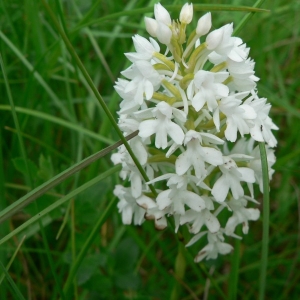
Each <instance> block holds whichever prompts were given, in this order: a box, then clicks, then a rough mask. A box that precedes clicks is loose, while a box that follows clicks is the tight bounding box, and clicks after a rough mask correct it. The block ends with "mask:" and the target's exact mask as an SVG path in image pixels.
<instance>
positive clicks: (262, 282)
mask: <svg viewBox="0 0 300 300" xmlns="http://www.w3.org/2000/svg"><path fill="white" fill-rule="evenodd" d="M259 151H260V157H261V165H262V172H263V192H264V199H263V236H262V250H261V263H260V279H259V299H260V300H263V299H264V298H265V289H266V275H267V266H268V246H269V216H270V197H269V172H268V161H267V153H266V148H265V143H263V142H261V143H259Z"/></svg>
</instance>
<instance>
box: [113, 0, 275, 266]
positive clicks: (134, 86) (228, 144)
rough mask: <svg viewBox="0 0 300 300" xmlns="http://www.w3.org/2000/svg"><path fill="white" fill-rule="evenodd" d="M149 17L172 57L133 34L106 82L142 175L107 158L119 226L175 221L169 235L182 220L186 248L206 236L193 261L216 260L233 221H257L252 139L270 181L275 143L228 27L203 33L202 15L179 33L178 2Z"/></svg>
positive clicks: (116, 157) (207, 25)
mask: <svg viewBox="0 0 300 300" xmlns="http://www.w3.org/2000/svg"><path fill="white" fill-rule="evenodd" d="M154 16H155V18H154V19H152V18H148V17H146V18H145V25H146V30H147V32H148V33H149V34H150V35H151V36H152V37H153V38H156V39H157V40H158V41H159V42H160V43H161V44H164V45H166V46H167V52H166V53H168V52H170V53H171V55H168V57H167V56H166V54H162V53H160V49H161V47H160V45H159V43H158V42H157V41H156V40H155V39H153V38H151V37H150V39H146V38H144V37H142V36H139V35H135V36H134V37H133V43H134V47H135V50H136V52H131V53H126V54H125V55H126V57H127V58H128V59H129V60H130V62H131V63H132V65H131V66H130V67H129V68H128V69H126V70H125V71H123V72H122V73H121V74H122V75H123V76H124V77H126V79H120V78H119V79H118V81H117V82H116V84H115V89H116V91H117V93H118V94H119V95H120V97H121V98H122V102H121V104H120V111H119V112H118V114H119V127H120V129H121V130H122V131H123V132H124V135H125V136H127V135H129V134H131V133H133V132H134V131H136V130H139V133H138V135H137V136H136V137H135V138H133V139H132V140H130V141H129V145H130V146H131V148H132V151H133V153H134V154H135V156H136V157H137V159H138V160H139V162H140V164H141V166H142V168H144V171H145V172H146V174H147V176H148V177H149V180H150V181H149V182H145V181H144V179H143V178H142V176H141V175H140V173H139V171H138V169H137V167H136V166H135V164H134V162H133V160H132V159H131V157H130V155H129V153H128V152H127V150H126V149H125V147H124V146H120V147H119V150H118V153H115V154H113V155H112V157H111V159H112V161H113V163H114V164H121V165H122V170H121V172H120V177H121V178H122V179H123V180H127V181H129V186H128V187H126V188H125V187H123V186H121V185H117V186H116V187H115V190H114V194H115V195H116V196H117V197H118V198H119V203H118V209H119V212H120V213H121V215H122V221H123V223H124V224H131V223H132V222H133V223H134V224H136V225H141V224H142V223H143V222H144V221H145V220H154V223H155V227H156V228H157V229H158V230H163V229H164V228H166V227H167V224H168V223H167V219H168V218H170V217H171V218H174V223H175V232H177V230H178V229H179V227H180V226H188V228H189V231H190V233H191V234H192V235H193V237H192V238H191V240H190V241H189V243H188V244H187V245H186V246H191V245H192V244H194V243H196V242H197V241H198V240H199V239H200V238H202V237H206V238H207V241H208V243H207V245H206V246H204V247H203V248H202V250H200V251H199V253H198V255H197V256H196V258H195V262H200V261H201V260H203V259H216V258H217V257H218V255H225V254H227V253H229V252H231V251H232V249H233V247H232V246H231V245H230V244H228V243H227V242H226V241H225V239H226V236H230V237H234V238H240V237H239V236H237V235H236V234H235V230H236V227H237V226H242V228H243V233H244V234H247V233H248V230H249V221H255V220H257V219H258V218H259V214H260V212H259V210H258V209H257V208H256V207H255V205H257V204H258V202H257V201H256V200H255V199H254V188H253V185H254V184H257V185H258V186H259V188H260V190H262V185H263V181H262V171H261V160H260V152H259V149H258V146H257V145H256V144H257V142H264V143H265V144H266V145H267V147H266V148H267V160H268V163H269V177H270V178H271V176H272V174H273V173H274V170H273V169H272V165H273V164H274V163H275V161H276V158H275V155H274V149H272V148H273V147H275V146H276V144H277V141H276V138H275V136H274V135H273V132H272V130H277V129H278V127H277V126H276V125H275V124H274V123H273V122H272V119H271V118H270V117H269V112H270V108H271V106H270V104H268V103H267V99H265V98H259V96H258V94H257V93H258V92H257V90H256V82H257V81H258V80H259V78H258V77H256V76H255V72H254V66H255V63H254V61H253V60H252V59H251V58H250V57H248V55H249V50H250V49H249V48H247V46H246V45H245V44H244V43H243V41H242V40H241V39H240V38H238V37H232V32H233V24H226V25H224V26H223V27H221V28H219V29H215V30H213V31H211V32H210V30H211V27H212V21H211V14H210V13H209V12H208V13H206V14H205V15H203V16H202V17H201V18H200V19H199V20H198V23H197V26H196V28H195V29H194V31H192V33H191V35H190V36H188V37H187V36H186V27H187V26H188V24H190V23H191V22H192V18H193V5H192V4H188V3H186V4H185V5H184V6H183V7H182V9H181V11H180V15H179V20H178V19H177V20H172V19H171V16H170V14H169V12H168V11H167V10H166V9H165V8H164V7H163V6H162V5H161V4H160V3H158V4H156V5H155V7H154ZM211 65H213V66H211ZM229 149H231V150H229ZM158 182H159V183H158ZM150 184H153V185H154V186H155V188H157V194H154V192H153V191H152V190H150V188H149V185H150ZM251 205H252V206H254V207H251ZM222 210H228V211H229V216H228V218H227V220H226V222H225V223H223V222H220V221H219V217H218V215H219V213H220V212H221V211H222ZM223 219H224V218H223V217H222V221H224V220H223ZM222 226H224V227H222Z"/></svg>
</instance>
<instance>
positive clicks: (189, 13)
mask: <svg viewBox="0 0 300 300" xmlns="http://www.w3.org/2000/svg"><path fill="white" fill-rule="evenodd" d="M192 19H193V4H192V3H191V4H188V3H186V4H184V5H183V7H182V9H181V12H180V16H179V20H180V22H181V23H184V24H189V23H191V21H192Z"/></svg>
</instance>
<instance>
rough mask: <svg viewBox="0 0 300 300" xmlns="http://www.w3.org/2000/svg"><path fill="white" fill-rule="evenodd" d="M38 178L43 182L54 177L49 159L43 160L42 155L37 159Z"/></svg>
mask: <svg viewBox="0 0 300 300" xmlns="http://www.w3.org/2000/svg"><path fill="white" fill-rule="evenodd" d="M37 175H38V177H39V178H41V179H43V180H44V181H47V180H50V179H51V178H52V177H53V176H54V172H53V166H52V161H51V157H50V156H48V157H47V158H45V156H44V155H43V154H41V155H40V157H39V170H38V172H37Z"/></svg>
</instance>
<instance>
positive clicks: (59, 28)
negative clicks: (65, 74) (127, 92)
mask: <svg viewBox="0 0 300 300" xmlns="http://www.w3.org/2000/svg"><path fill="white" fill-rule="evenodd" d="M42 1H43V4H44V6H45V8H46V10H47V12H48V14H49V16H50V18H51V19H52V21H53V23H54V25H55V27H56V29H57V30H58V32H59V33H60V35H61V37H62V39H63V40H64V42H65V44H66V46H67V48H68V50H69V52H70V54H71V56H72V57H73V59H74V60H75V62H76V64H77V66H78V67H79V69H80V71H81V72H82V74H83V76H84V78H85V79H86V81H87V82H88V84H89V86H90V88H91V89H92V91H93V93H94V95H95V97H96V98H97V100H98V101H99V103H100V105H101V106H102V108H103V110H104V112H105V114H106V115H107V117H108V118H109V120H110V122H111V124H112V126H113V127H114V129H115V130H116V132H117V134H118V136H119V137H120V139H121V141H122V142H123V144H124V146H125V147H126V149H127V151H128V153H129V155H130V156H131V158H132V160H133V161H134V163H135V165H136V167H137V168H138V170H139V171H140V173H141V175H142V177H143V178H144V180H145V181H146V182H148V181H149V178H148V176H147V174H146V172H145V170H144V169H143V167H142V166H141V164H140V163H139V161H138V159H137V158H136V156H135V155H134V153H133V151H132V149H131V148H130V145H129V144H128V142H127V140H126V138H125V137H124V136H123V133H122V131H121V129H120V128H119V126H118V124H117V122H116V121H115V119H114V117H113V115H112V113H111V112H110V110H109V108H108V107H107V105H106V103H105V102H104V100H103V98H102V96H101V95H100V93H99V91H98V89H97V87H96V86H95V85H94V82H93V80H92V79H91V77H90V75H89V74H88V72H87V70H86V69H85V67H84V65H83V63H82V61H81V60H80V58H79V56H78V55H77V53H76V51H75V50H74V48H73V46H72V44H71V42H70V40H69V39H68V37H67V35H66V34H65V32H64V31H63V29H62V28H61V26H60V24H59V22H58V21H57V19H56V17H55V15H54V13H53V11H52V9H51V8H50V6H49V5H48V4H47V3H46V1H45V0H42ZM149 188H150V189H151V191H152V193H153V194H154V195H157V192H156V190H155V188H154V187H153V185H151V184H149Z"/></svg>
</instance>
